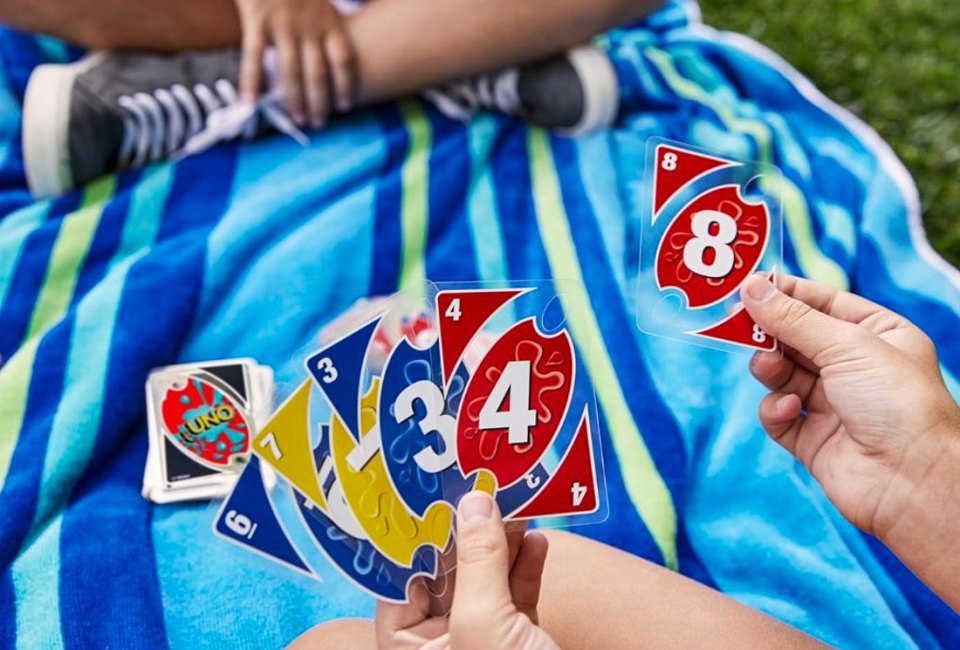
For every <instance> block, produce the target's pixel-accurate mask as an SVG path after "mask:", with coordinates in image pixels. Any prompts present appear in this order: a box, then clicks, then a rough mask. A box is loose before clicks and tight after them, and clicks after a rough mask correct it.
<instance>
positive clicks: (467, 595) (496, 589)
mask: <svg viewBox="0 0 960 650" xmlns="http://www.w3.org/2000/svg"><path fill="white" fill-rule="evenodd" d="M509 569H510V552H509V549H508V548H507V534H506V531H505V530H504V527H503V521H502V520H501V518H500V511H499V508H497V504H496V502H495V501H494V500H493V498H492V497H491V496H490V495H488V494H486V493H485V492H470V493H469V494H467V495H466V496H464V497H463V498H462V499H461V500H460V505H459V507H458V508H457V585H456V588H455V589H454V593H453V607H452V609H451V611H450V636H451V645H452V646H453V647H457V646H458V645H460V644H458V642H457V639H458V638H462V639H463V641H466V640H467V639H469V640H470V642H471V643H472V644H473V645H474V646H475V647H483V645H484V644H483V639H481V638H478V637H479V636H483V637H486V636H488V635H490V636H491V637H492V638H494V639H495V638H497V637H496V635H497V634H498V632H499V625H500V624H501V623H505V622H506V621H504V620H503V617H504V615H508V614H510V613H511V612H512V610H513V601H512V599H511V596H510V586H509V583H508V579H507V576H508V573H509Z"/></svg>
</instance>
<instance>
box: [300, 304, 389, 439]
mask: <svg viewBox="0 0 960 650" xmlns="http://www.w3.org/2000/svg"><path fill="white" fill-rule="evenodd" d="M381 318H382V316H377V317H376V318H374V319H373V320H371V321H370V322H369V323H367V324H366V325H364V326H363V327H361V328H360V329H357V330H355V331H353V332H351V333H350V334H347V335H346V336H345V337H343V338H342V339H340V340H338V341H334V342H333V343H331V344H330V345H328V346H327V347H325V348H323V349H322V350H320V351H319V352H317V353H316V354H314V355H312V356H311V357H310V358H308V359H307V370H308V371H309V372H310V374H311V375H312V376H313V380H314V382H316V384H317V386H318V387H319V388H320V390H322V391H323V394H324V395H326V397H327V400H329V402H330V406H331V407H333V410H334V411H336V413H337V416H338V417H339V418H340V420H341V421H342V422H343V424H344V426H346V428H347V431H349V432H350V435H352V436H353V438H354V439H355V440H356V441H357V442H359V441H360V382H361V380H362V379H363V366H364V361H365V360H366V357H367V348H368V347H369V345H370V339H371V338H373V333H374V332H375V331H376V329H377V326H378V325H379V324H380V319H381Z"/></svg>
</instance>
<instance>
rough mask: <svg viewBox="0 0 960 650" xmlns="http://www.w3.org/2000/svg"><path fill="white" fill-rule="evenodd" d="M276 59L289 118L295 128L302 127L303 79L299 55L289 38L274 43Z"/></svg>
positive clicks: (294, 43) (280, 38) (292, 40)
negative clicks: (275, 44) (278, 64)
mask: <svg viewBox="0 0 960 650" xmlns="http://www.w3.org/2000/svg"><path fill="white" fill-rule="evenodd" d="M276 43H277V58H278V60H279V62H280V86H281V88H282V89H283V99H284V102H285V103H286V105H287V110H288V111H290V118H291V119H292V120H293V121H294V123H295V124H296V125H297V126H303V92H302V90H301V84H302V83H303V77H302V76H301V70H300V55H299V54H298V52H297V43H296V41H295V40H294V39H293V38H291V37H290V36H287V35H283V36H282V37H279V38H278V39H277V41H276Z"/></svg>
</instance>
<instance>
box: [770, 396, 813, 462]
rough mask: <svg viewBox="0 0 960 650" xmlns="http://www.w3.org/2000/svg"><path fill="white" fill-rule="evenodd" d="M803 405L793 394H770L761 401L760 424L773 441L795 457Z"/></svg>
mask: <svg viewBox="0 0 960 650" xmlns="http://www.w3.org/2000/svg"><path fill="white" fill-rule="evenodd" d="M802 410H803V403H802V402H801V400H800V397H799V396H797V395H794V394H792V393H789V394H787V393H779V392H777V393H770V394H769V395H767V396H766V397H764V398H763V399H762V400H760V424H761V425H762V426H763V429H764V431H766V432H767V435H769V436H770V437H771V438H773V440H774V441H775V442H776V443H777V444H779V445H780V446H782V447H783V448H784V449H786V450H787V451H789V452H790V453H791V454H793V455H794V456H795V455H796V453H797V433H798V432H799V430H800V425H801V424H802V422H803V416H802V415H801V412H802Z"/></svg>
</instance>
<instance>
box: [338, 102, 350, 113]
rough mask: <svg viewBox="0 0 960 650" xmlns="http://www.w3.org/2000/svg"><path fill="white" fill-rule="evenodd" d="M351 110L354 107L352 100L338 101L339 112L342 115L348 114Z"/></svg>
mask: <svg viewBox="0 0 960 650" xmlns="http://www.w3.org/2000/svg"><path fill="white" fill-rule="evenodd" d="M351 108H352V106H351V105H350V100H349V99H339V100H337V110H338V111H340V112H341V113H346V112H347V111H349V110H350V109H351Z"/></svg>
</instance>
